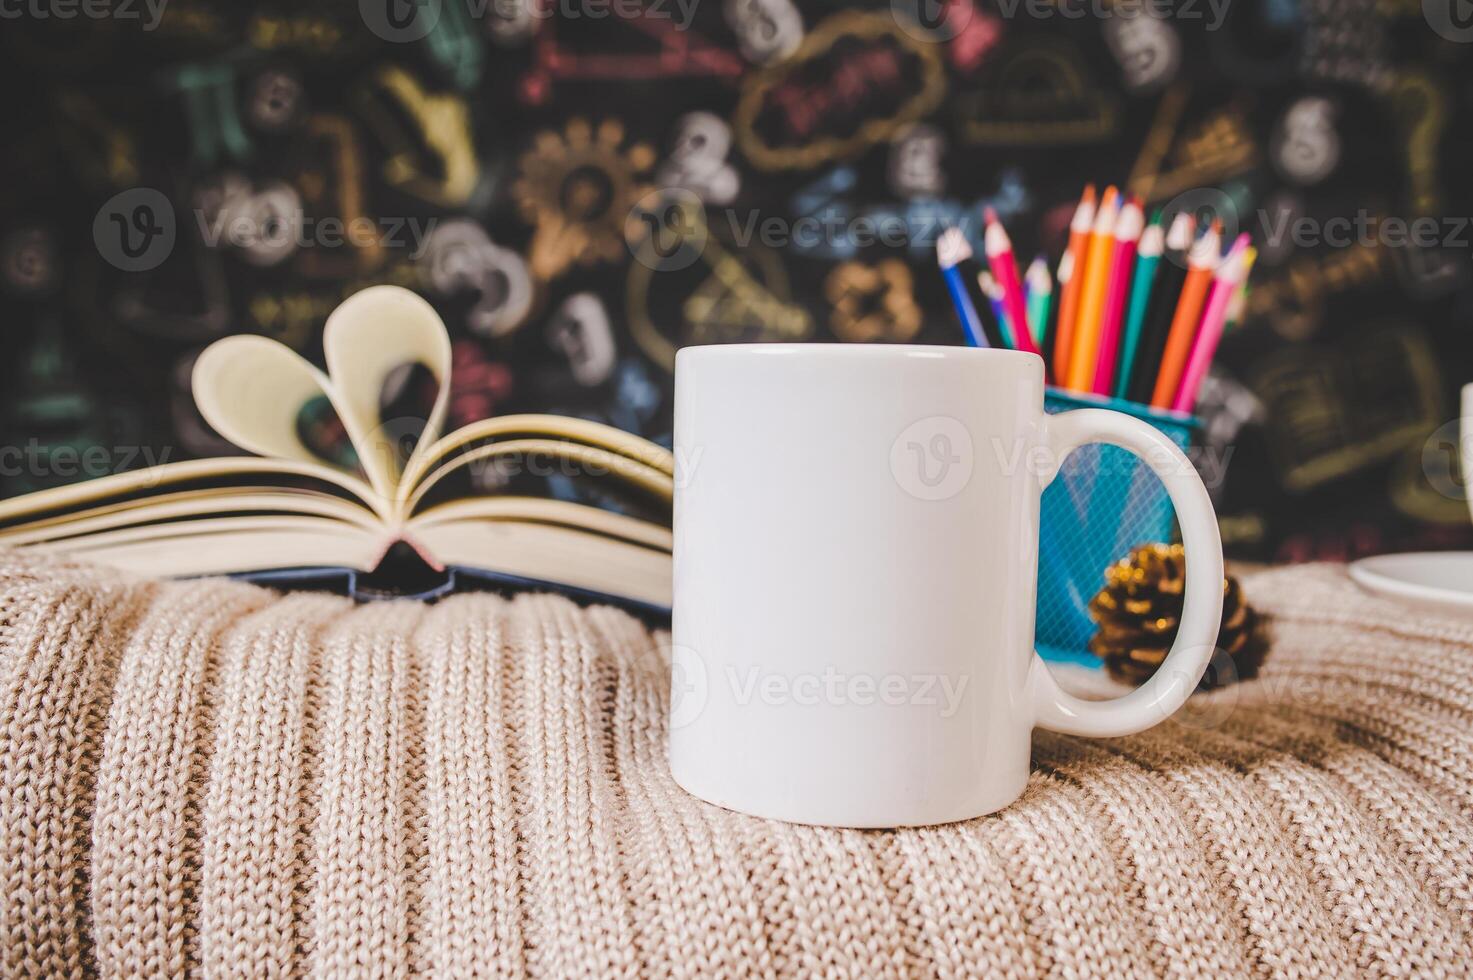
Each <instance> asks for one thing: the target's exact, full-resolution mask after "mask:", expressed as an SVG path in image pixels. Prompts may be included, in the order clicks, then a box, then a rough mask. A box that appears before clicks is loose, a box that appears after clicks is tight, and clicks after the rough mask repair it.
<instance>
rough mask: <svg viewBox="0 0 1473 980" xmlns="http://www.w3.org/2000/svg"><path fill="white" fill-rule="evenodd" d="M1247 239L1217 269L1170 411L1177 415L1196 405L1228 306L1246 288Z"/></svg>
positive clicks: (1241, 240)
mask: <svg viewBox="0 0 1473 980" xmlns="http://www.w3.org/2000/svg"><path fill="white" fill-rule="evenodd" d="M1247 256H1248V235H1247V234H1246V233H1244V234H1242V235H1239V236H1238V240H1237V241H1236V242H1234V243H1233V247H1232V249H1231V250H1230V251H1229V252H1228V254H1227V258H1225V259H1223V260H1222V264H1221V265H1220V266H1218V267H1217V274H1216V275H1215V276H1214V277H1213V282H1212V295H1211V296H1210V297H1208V299H1207V308H1206V309H1205V310H1203V312H1202V323H1201V326H1199V327H1198V328H1197V339H1196V341H1195V342H1194V343H1193V344H1192V354H1191V357H1190V358H1188V360H1187V367H1186V370H1185V371H1183V372H1182V376H1181V385H1180V386H1179V387H1178V388H1177V389H1176V398H1175V399H1174V400H1173V401H1172V403H1171V407H1172V409H1173V410H1175V411H1178V412H1190V411H1191V410H1192V409H1193V408H1195V407H1196V405H1197V392H1198V390H1199V389H1200V388H1201V387H1202V379H1203V378H1205V377H1206V376H1207V368H1208V367H1210V366H1211V365H1212V358H1213V357H1214V356H1215V355H1216V354H1217V343H1218V341H1220V340H1221V339H1222V327H1223V324H1224V323H1226V322H1227V308H1228V304H1229V303H1231V302H1232V299H1233V295H1234V294H1235V293H1236V292H1237V291H1238V287H1239V286H1241V285H1242V284H1243V279H1244V277H1245V276H1246V275H1247V273H1248V258H1247Z"/></svg>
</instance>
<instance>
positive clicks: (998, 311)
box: [977, 269, 1018, 350]
mask: <svg viewBox="0 0 1473 980" xmlns="http://www.w3.org/2000/svg"><path fill="white" fill-rule="evenodd" d="M977 288H978V289H979V290H981V291H982V296H983V298H984V299H986V300H987V308H988V309H989V310H991V311H992V318H993V319H994V320H996V321H997V325H998V326H999V327H1001V328H1002V336H1003V344H1002V346H1004V347H1008V348H1011V349H1013V350H1017V349H1018V342H1017V341H1016V340H1015V339H1013V338H1014V337H1015V336H1016V335H1017V332H1016V331H1015V330H1014V329H1013V321H1012V318H1011V317H1009V316H1008V311H1007V310H1006V309H1004V308H1003V303H1002V287H1001V286H999V285H998V284H997V280H996V279H994V278H992V273H990V272H988V271H987V270H986V269H979V270H978V271H977Z"/></svg>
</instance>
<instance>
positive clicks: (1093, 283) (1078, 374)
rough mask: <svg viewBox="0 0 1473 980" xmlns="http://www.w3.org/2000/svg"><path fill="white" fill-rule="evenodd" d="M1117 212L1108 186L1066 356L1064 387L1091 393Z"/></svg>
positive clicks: (1117, 204) (1115, 199)
mask: <svg viewBox="0 0 1473 980" xmlns="http://www.w3.org/2000/svg"><path fill="white" fill-rule="evenodd" d="M1119 210H1120V192H1119V191H1117V190H1116V189H1115V188H1113V187H1110V188H1107V189H1106V190H1105V194H1104V197H1102V198H1101V199H1100V209H1099V211H1098V212H1096V213H1095V224H1094V228H1093V229H1091V230H1090V233H1089V247H1088V248H1087V249H1086V250H1085V259H1084V268H1083V270H1080V269H1075V270H1074V271H1075V274H1076V275H1081V273H1082V275H1081V279H1080V283H1081V284H1080V288H1079V312H1078V314H1077V315H1076V317H1075V320H1074V351H1073V353H1072V354H1070V355H1069V377H1068V379H1067V380H1065V382H1064V384H1065V386H1066V387H1068V388H1070V389H1072V390H1074V391H1091V390H1093V388H1094V380H1095V358H1096V357H1097V356H1098V354H1099V349H1100V320H1101V318H1102V317H1103V315H1104V311H1105V289H1106V286H1107V285H1108V284H1109V279H1110V264H1111V256H1112V255H1113V254H1114V251H1115V235H1114V232H1115V220H1116V218H1117V217H1118V215H1119Z"/></svg>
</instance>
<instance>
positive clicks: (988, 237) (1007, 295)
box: [982, 208, 1042, 356]
mask: <svg viewBox="0 0 1473 980" xmlns="http://www.w3.org/2000/svg"><path fill="white" fill-rule="evenodd" d="M984 214H985V218H986V220H987V233H986V234H985V235H984V236H983V239H982V245H983V247H984V248H985V249H986V251H987V264H988V265H989V266H991V267H992V275H993V278H995V279H996V280H997V283H998V285H999V286H1001V287H1002V301H1003V309H1005V310H1007V312H1008V319H1009V320H1010V321H1011V322H1012V325H1013V345H1014V346H1015V347H1017V348H1018V350H1021V351H1027V352H1028V353H1029V354H1037V353H1038V347H1037V345H1036V344H1034V343H1033V329H1032V327H1031V326H1029V323H1028V301H1027V300H1026V299H1024V297H1023V279H1022V277H1021V276H1019V275H1018V260H1017V259H1016V258H1015V257H1014V256H1013V243H1012V242H1011V241H1009V239H1008V233H1007V229H1005V228H1004V227H1003V226H1002V222H1000V221H998V220H997V212H996V211H994V210H992V209H991V208H988V209H987V210H986V212H985V213H984ZM1040 356H1042V355H1040Z"/></svg>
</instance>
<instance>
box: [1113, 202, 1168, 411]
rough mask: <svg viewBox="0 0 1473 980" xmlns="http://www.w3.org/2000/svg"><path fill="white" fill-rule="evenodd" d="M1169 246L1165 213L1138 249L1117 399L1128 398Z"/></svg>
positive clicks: (1117, 377) (1158, 214)
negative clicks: (1158, 274) (1159, 268)
mask: <svg viewBox="0 0 1473 980" xmlns="http://www.w3.org/2000/svg"><path fill="white" fill-rule="evenodd" d="M1165 244H1166V229H1164V228H1162V227H1161V212H1160V211H1159V210H1158V211H1157V212H1156V214H1155V215H1154V216H1153V217H1152V218H1151V223H1150V225H1148V226H1147V227H1146V230H1145V231H1143V232H1141V242H1140V245H1139V246H1138V247H1137V248H1136V252H1135V255H1136V259H1135V274H1134V276H1133V277H1132V278H1131V280H1130V302H1129V303H1128V304H1127V306H1126V314H1125V326H1124V327H1123V328H1122V329H1121V333H1120V364H1119V366H1118V367H1116V369H1115V388H1114V394H1115V397H1116V398H1124V397H1125V395H1126V389H1127V388H1129V387H1130V372H1131V369H1132V368H1133V367H1134V366H1135V355H1136V348H1137V347H1138V346H1139V345H1140V340H1141V324H1142V323H1144V322H1145V319H1146V307H1147V305H1148V304H1149V303H1150V301H1151V284H1152V283H1154V282H1155V281H1156V267H1157V265H1159V264H1160V262H1161V250H1162V248H1163V247H1164V246H1165Z"/></svg>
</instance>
